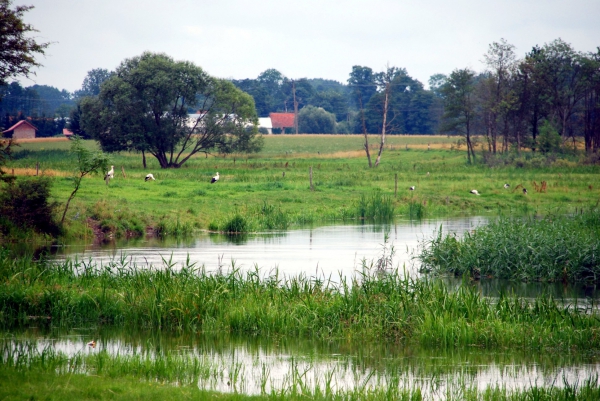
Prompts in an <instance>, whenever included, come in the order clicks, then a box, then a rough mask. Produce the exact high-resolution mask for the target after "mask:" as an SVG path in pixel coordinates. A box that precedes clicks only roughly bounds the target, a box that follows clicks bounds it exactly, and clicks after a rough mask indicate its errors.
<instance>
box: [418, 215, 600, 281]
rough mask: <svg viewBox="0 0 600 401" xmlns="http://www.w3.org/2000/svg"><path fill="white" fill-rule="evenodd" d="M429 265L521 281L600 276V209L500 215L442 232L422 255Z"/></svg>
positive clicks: (444, 270)
mask: <svg viewBox="0 0 600 401" xmlns="http://www.w3.org/2000/svg"><path fill="white" fill-rule="evenodd" d="M419 259H420V260H421V262H422V266H423V268H424V269H425V270H427V271H433V272H436V273H451V274H455V275H458V276H460V275H468V276H471V277H475V278H479V277H480V276H481V277H487V276H491V277H494V278H501V279H510V280H522V281H564V282H591V283H597V282H599V281H600V211H598V210H597V209H594V210H588V211H586V212H584V213H583V214H580V215H574V216H564V215H560V216H547V217H545V218H543V219H537V218H535V217H526V218H511V217H501V218H499V219H497V220H495V221H492V222H491V223H489V224H488V225H486V226H483V227H479V228H477V229H476V230H475V231H473V232H472V233H471V232H467V233H465V235H464V237H463V238H462V239H461V238H457V237H456V235H453V234H449V235H445V236H444V235H442V232H441V230H440V231H439V233H438V234H437V236H436V237H434V238H432V239H431V240H429V241H427V242H426V243H425V244H424V247H423V249H422V252H421V254H420V256H419Z"/></svg>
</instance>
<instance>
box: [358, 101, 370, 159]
mask: <svg viewBox="0 0 600 401" xmlns="http://www.w3.org/2000/svg"><path fill="white" fill-rule="evenodd" d="M358 104H359V105H360V119H361V121H362V129H363V135H364V136H365V152H366V153H367V160H368V161H369V168H371V167H373V163H371V152H369V136H368V135H367V124H366V123H365V109H364V107H363V102H362V94H359V95H358Z"/></svg>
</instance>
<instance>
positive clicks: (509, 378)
mask: <svg viewBox="0 0 600 401" xmlns="http://www.w3.org/2000/svg"><path fill="white" fill-rule="evenodd" d="M1 337H2V338H1V339H0V343H4V344H2V346H1V349H6V348H5V346H6V344H7V343H11V344H17V343H18V342H19V341H21V342H22V341H35V342H36V344H37V348H38V350H40V352H41V350H43V349H44V348H45V347H52V348H53V349H54V350H56V351H58V352H61V353H63V354H65V355H68V356H73V355H75V354H77V353H82V352H83V353H86V354H93V353H108V354H110V355H113V356H115V355H119V356H120V357H127V356H133V355H138V356H139V355H143V356H145V357H149V358H159V357H162V356H165V355H173V354H176V355H180V356H186V357H190V358H192V359H195V360H197V361H198V363H199V364H200V365H201V367H202V369H201V370H200V371H201V372H202V373H200V374H199V377H198V386H199V387H200V388H202V389H208V390H214V391H219V392H224V393H229V392H241V393H244V394H260V393H263V392H267V393H269V392H271V391H281V390H285V389H289V388H290V387H291V386H294V385H302V386H305V387H306V388H307V389H308V390H310V391H314V389H315V388H316V387H319V388H320V389H321V390H323V389H325V388H329V389H330V390H331V391H334V392H335V391H346V390H355V389H357V388H359V387H360V386H366V388H382V387H383V388H386V387H388V386H395V387H401V388H416V387H420V388H421V389H422V390H423V391H424V392H425V393H426V394H430V395H432V396H433V398H443V396H444V395H445V394H446V393H447V391H448V389H451V388H453V386H457V385H460V383H464V382H465V381H466V382H468V383H471V384H470V386H473V387H476V388H478V389H480V390H483V389H485V388H486V387H489V386H500V387H505V388H507V389H517V388H519V389H521V388H527V387H530V386H531V385H533V384H536V385H538V386H551V385H553V386H562V385H564V383H565V382H566V383H569V384H571V385H573V384H575V383H581V382H582V381H583V380H585V379H586V378H593V377H596V376H597V375H598V374H600V360H599V356H598V355H595V354H591V355H587V354H584V353H548V352H542V353H532V352H528V351H527V350H504V349H502V350H487V349H466V350H454V351H442V350H439V349H436V348H415V347H409V348H406V347H404V346H401V345H397V344H391V343H376V342H373V343H366V344H365V343H363V342H361V343H353V342H348V341H340V342H319V341H318V340H308V339H296V338H294V339H291V340H290V339H288V338H285V337H276V338H271V339H266V338H255V337H251V336H250V337H248V336H246V337H234V336H231V335H228V334H219V335H199V334H185V333H182V334H174V335H173V334H168V333H164V332H137V333H136V332H130V331H119V330H114V329H113V330H106V329H100V328H91V329H74V330H70V331H66V332H65V331H59V330H54V331H42V330H38V329H29V330H26V331H22V332H17V333H12V334H10V335H9V334H6V333H4V334H2V336H1ZM91 339H96V340H97V342H98V345H97V347H96V348H95V349H91V348H89V347H87V346H86V343H87V342H88V341H90V340H91Z"/></svg>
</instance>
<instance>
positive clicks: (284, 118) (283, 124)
mask: <svg viewBox="0 0 600 401" xmlns="http://www.w3.org/2000/svg"><path fill="white" fill-rule="evenodd" d="M269 117H270V118H271V125H272V126H273V128H279V129H281V131H282V132H283V131H284V130H285V129H286V128H294V113H269Z"/></svg>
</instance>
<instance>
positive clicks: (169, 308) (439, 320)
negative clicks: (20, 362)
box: [0, 251, 600, 350]
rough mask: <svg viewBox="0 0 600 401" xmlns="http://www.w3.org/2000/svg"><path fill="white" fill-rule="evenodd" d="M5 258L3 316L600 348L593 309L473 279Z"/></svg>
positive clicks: (434, 342) (0, 291)
mask: <svg viewBox="0 0 600 401" xmlns="http://www.w3.org/2000/svg"><path fill="white" fill-rule="evenodd" d="M2 252H3V253H2V255H1V256H2V257H1V258H0V273H1V274H0V280H1V281H2V283H3V285H2V286H0V324H1V325H3V326H4V327H6V328H10V327H15V326H18V325H26V324H30V323H31V322H35V323H36V324H52V325H54V326H64V327H74V326H76V325H90V324H95V325H109V326H110V325H122V326H130V327H137V328H145V329H163V330H178V331H203V332H230V333H237V334H242V335H259V336H266V337H270V336H279V335H287V336H301V337H304V336H319V337H321V338H323V339H326V338H347V339H359V338H360V339H362V340H365V341H368V340H375V339H382V340H385V341H397V342H402V343H406V344H412V343H414V344H420V345H429V346H439V347H443V348H453V347H460V346H462V347H466V346H480V347H512V348H527V349H570V348H573V347H576V348H585V349H589V350H595V349H600V338H598V336H595V335H594V334H593V333H595V332H596V331H597V330H599V329H600V321H599V320H598V319H597V318H596V316H595V314H593V313H590V310H589V309H585V308H581V307H580V306H578V305H570V304H567V305H563V304H562V303H561V302H560V301H555V300H553V299H550V298H548V297H544V296H540V297H538V298H536V299H534V300H533V301H526V300H524V299H521V298H519V297H517V296H509V295H502V296H501V297H500V298H499V299H488V298H484V297H482V296H481V295H480V294H479V293H478V291H477V289H476V288H475V287H473V286H471V285H469V284H468V283H464V284H463V285H462V286H460V287H459V288H458V289H456V290H452V291H450V290H449V288H448V287H446V285H444V284H443V283H441V282H439V281H432V280H412V279H410V278H406V277H404V275H403V274H401V273H400V272H398V271H396V270H394V269H391V270H390V269H386V271H385V272H384V273H385V274H381V273H380V272H378V270H377V269H370V268H369V267H368V266H365V267H364V271H363V272H362V273H360V274H358V275H357V276H356V277H354V278H351V279H345V278H344V279H340V278H337V280H336V279H335V278H333V277H306V276H298V277H282V276H280V275H279V273H278V272H273V273H272V274H269V275H266V274H264V273H262V272H261V271H260V270H258V269H255V270H251V271H248V272H246V273H242V272H240V271H239V270H238V269H237V268H236V267H235V264H233V265H232V266H230V267H229V268H227V266H224V269H222V271H220V272H214V273H209V272H206V271H205V270H204V269H203V268H202V267H201V266H196V265H195V264H193V263H190V262H189V261H188V262H187V263H185V264H183V265H181V266H175V265H174V264H173V263H172V262H171V261H169V260H164V261H163V265H162V266H154V267H152V266H137V265H135V264H132V263H131V261H130V260H129V259H128V258H126V257H122V258H121V259H120V260H114V261H113V262H111V263H109V264H106V265H103V266H98V265H96V264H94V263H93V261H91V260H90V261H66V262H63V263H49V262H46V261H43V260H42V261H39V262H33V261H31V258H28V257H21V258H15V257H10V256H9V253H8V251H2Z"/></svg>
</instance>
